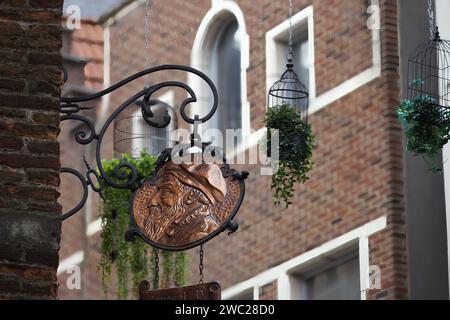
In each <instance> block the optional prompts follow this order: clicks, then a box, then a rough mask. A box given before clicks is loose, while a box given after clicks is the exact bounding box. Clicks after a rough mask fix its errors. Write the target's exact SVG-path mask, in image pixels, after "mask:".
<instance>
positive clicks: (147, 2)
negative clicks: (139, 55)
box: [144, 0, 150, 87]
mask: <svg viewBox="0 0 450 320" xmlns="http://www.w3.org/2000/svg"><path fill="white" fill-rule="evenodd" d="M149 16H150V0H145V19H144V42H145V66H144V67H145V69H148V68H149V67H150V36H149V27H150V23H149ZM145 83H146V86H147V87H148V86H149V80H148V77H146V80H145Z"/></svg>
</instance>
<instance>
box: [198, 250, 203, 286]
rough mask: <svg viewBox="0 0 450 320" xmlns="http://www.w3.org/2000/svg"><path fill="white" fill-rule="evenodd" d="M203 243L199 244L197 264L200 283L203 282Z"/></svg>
mask: <svg viewBox="0 0 450 320" xmlns="http://www.w3.org/2000/svg"><path fill="white" fill-rule="evenodd" d="M203 255H204V252H203V245H201V246H200V263H199V265H198V270H199V271H200V280H199V282H198V283H200V284H202V283H203Z"/></svg>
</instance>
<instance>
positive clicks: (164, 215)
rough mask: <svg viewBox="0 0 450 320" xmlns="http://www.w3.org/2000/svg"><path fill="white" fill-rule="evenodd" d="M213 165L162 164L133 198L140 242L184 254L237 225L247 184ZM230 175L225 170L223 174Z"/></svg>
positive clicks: (234, 174) (170, 162) (239, 177)
mask: <svg viewBox="0 0 450 320" xmlns="http://www.w3.org/2000/svg"><path fill="white" fill-rule="evenodd" d="M223 169H224V168H223V167H220V166H219V165H217V164H205V163H201V164H195V163H192V164H175V163H173V162H172V161H168V162H165V163H164V164H163V165H162V166H160V168H159V169H157V172H156V174H155V175H154V177H153V178H152V179H148V180H147V181H145V182H144V183H143V184H142V185H141V187H140V188H139V189H138V190H137V191H136V192H135V194H134V198H133V203H132V219H133V220H134V223H135V225H136V227H137V229H138V231H135V233H139V234H140V235H141V236H142V237H143V238H144V240H146V241H147V242H149V243H150V244H151V245H153V246H155V247H158V248H161V249H165V250H185V249H188V248H192V247H195V246H197V245H199V244H201V243H204V242H206V241H208V240H209V239H211V238H212V237H214V236H215V235H217V234H219V233H220V232H222V231H224V230H226V229H229V230H231V231H235V229H237V225H236V224H234V223H232V221H231V220H232V219H233V217H234V215H235V214H236V212H237V210H238V209H239V207H240V205H241V203H242V198H243V193H244V188H245V187H244V183H243V180H244V179H245V178H246V176H247V174H245V177H242V174H240V173H236V172H235V171H231V172H229V173H228V174H224V172H223V171H224V170H223ZM228 170H229V169H228Z"/></svg>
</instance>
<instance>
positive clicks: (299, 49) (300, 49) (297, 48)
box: [293, 34, 310, 88]
mask: <svg viewBox="0 0 450 320" xmlns="http://www.w3.org/2000/svg"><path fill="white" fill-rule="evenodd" d="M293 50H294V70H295V72H296V73H297V75H298V77H299V79H300V81H301V82H302V83H303V84H304V85H305V86H306V87H307V88H309V67H310V61H309V46H308V35H307V34H305V35H303V36H301V37H300V38H299V39H298V40H297V41H296V42H294V48H293Z"/></svg>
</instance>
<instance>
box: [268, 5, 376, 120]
mask: <svg viewBox="0 0 450 320" xmlns="http://www.w3.org/2000/svg"><path fill="white" fill-rule="evenodd" d="M371 3H372V5H379V3H378V0H372V1H371ZM376 18H378V19H379V18H380V17H376ZM292 25H293V28H294V30H295V29H301V28H305V26H306V25H307V26H308V42H309V51H310V62H311V67H310V83H309V97H310V100H309V114H312V113H314V112H317V111H319V110H320V109H322V108H324V107H326V106H328V105H329V104H331V103H333V102H335V101H337V100H339V99H340V98H342V97H344V96H346V95H347V94H349V93H351V92H353V91H355V90H356V89H358V88H360V87H362V86H363V85H365V84H367V83H369V82H370V81H372V80H374V79H376V78H378V77H380V76H381V42H380V30H379V29H376V28H374V29H373V30H372V66H371V67H369V68H368V69H366V70H364V71H362V72H361V73H359V74H358V75H356V76H354V77H352V78H350V79H348V80H345V81H344V82H342V83H341V84H339V85H337V86H336V87H334V88H332V89H330V90H328V91H327V92H324V93H322V94H321V95H320V96H317V95H316V81H315V67H314V64H315V49H314V42H315V38H314V8H313V6H309V7H306V8H305V9H303V10H302V11H300V12H298V13H297V14H295V15H294V16H293V17H292ZM288 32H289V20H285V21H283V22H282V23H281V24H279V25H278V26H276V27H275V28H273V29H271V30H269V31H268V32H267V33H266V79H267V83H266V87H267V92H268V90H269V89H270V86H271V85H272V84H273V83H274V82H275V81H277V80H278V79H277V77H276V76H277V75H279V72H280V70H277V68H278V61H277V59H279V57H278V51H279V50H278V49H277V41H278V39H280V38H282V37H284V36H285V35H286V34H287V33H288ZM283 58H284V57H283Z"/></svg>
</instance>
